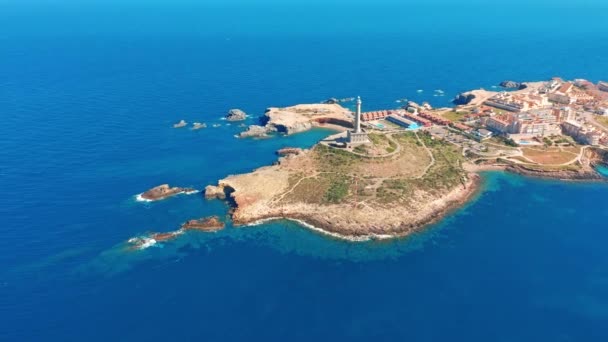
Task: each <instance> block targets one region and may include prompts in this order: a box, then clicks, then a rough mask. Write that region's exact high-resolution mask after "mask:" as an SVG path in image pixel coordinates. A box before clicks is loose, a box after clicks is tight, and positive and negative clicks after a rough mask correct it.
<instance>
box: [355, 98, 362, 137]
mask: <svg viewBox="0 0 608 342" xmlns="http://www.w3.org/2000/svg"><path fill="white" fill-rule="evenodd" d="M355 133H361V97H360V96H357V111H356V112H355Z"/></svg>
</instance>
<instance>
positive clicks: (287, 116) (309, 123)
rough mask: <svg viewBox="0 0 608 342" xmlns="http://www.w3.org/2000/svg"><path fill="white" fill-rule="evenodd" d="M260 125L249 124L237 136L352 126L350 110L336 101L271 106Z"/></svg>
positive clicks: (261, 135) (342, 128) (341, 128)
mask: <svg viewBox="0 0 608 342" xmlns="http://www.w3.org/2000/svg"><path fill="white" fill-rule="evenodd" d="M261 121H262V125H251V126H249V128H248V129H247V130H246V131H244V132H242V133H241V134H240V135H239V136H240V137H241V138H245V137H264V136H267V135H268V134H269V133H273V132H278V133H282V134H287V135H289V134H294V133H299V132H304V131H307V130H309V129H311V128H313V127H327V128H333V129H336V130H345V129H347V128H351V127H352V115H351V114H350V111H348V110H347V109H345V108H344V107H342V106H340V105H339V104H336V103H330V104H326V103H324V104H301V105H296V106H292V107H285V108H277V107H271V108H268V109H267V110H266V112H265V113H264V116H263V117H262V118H261Z"/></svg>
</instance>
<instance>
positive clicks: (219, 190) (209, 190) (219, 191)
mask: <svg viewBox="0 0 608 342" xmlns="http://www.w3.org/2000/svg"><path fill="white" fill-rule="evenodd" d="M205 198H206V199H216V198H217V199H221V200H223V199H226V193H225V192H224V187H223V186H220V185H218V186H215V185H207V186H206V187H205Z"/></svg>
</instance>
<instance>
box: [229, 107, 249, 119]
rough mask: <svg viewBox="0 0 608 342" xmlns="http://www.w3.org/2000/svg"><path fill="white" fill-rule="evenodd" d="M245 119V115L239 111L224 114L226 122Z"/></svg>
mask: <svg viewBox="0 0 608 342" xmlns="http://www.w3.org/2000/svg"><path fill="white" fill-rule="evenodd" d="M245 119H247V113H245V112H243V111H242V110H240V109H231V110H229V111H228V114H226V120H228V121H242V120H245Z"/></svg>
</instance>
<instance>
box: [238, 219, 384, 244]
mask: <svg viewBox="0 0 608 342" xmlns="http://www.w3.org/2000/svg"><path fill="white" fill-rule="evenodd" d="M278 220H287V221H292V222H296V223H298V224H299V225H301V226H303V227H306V228H308V229H310V230H312V231H315V232H317V233H321V234H323V235H327V236H331V237H334V238H336V239H341V240H347V241H351V242H365V241H369V240H371V239H376V240H388V239H392V238H395V236H392V235H388V234H368V235H363V236H358V235H357V236H355V235H343V234H338V233H334V232H330V231H327V230H325V229H323V228H319V227H315V226H313V225H312V224H310V223H307V222H304V221H302V220H298V219H293V218H285V217H269V218H265V219H261V220H258V221H255V222H252V223H249V224H247V225H246V226H259V225H262V224H264V223H268V222H271V221H278Z"/></svg>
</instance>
